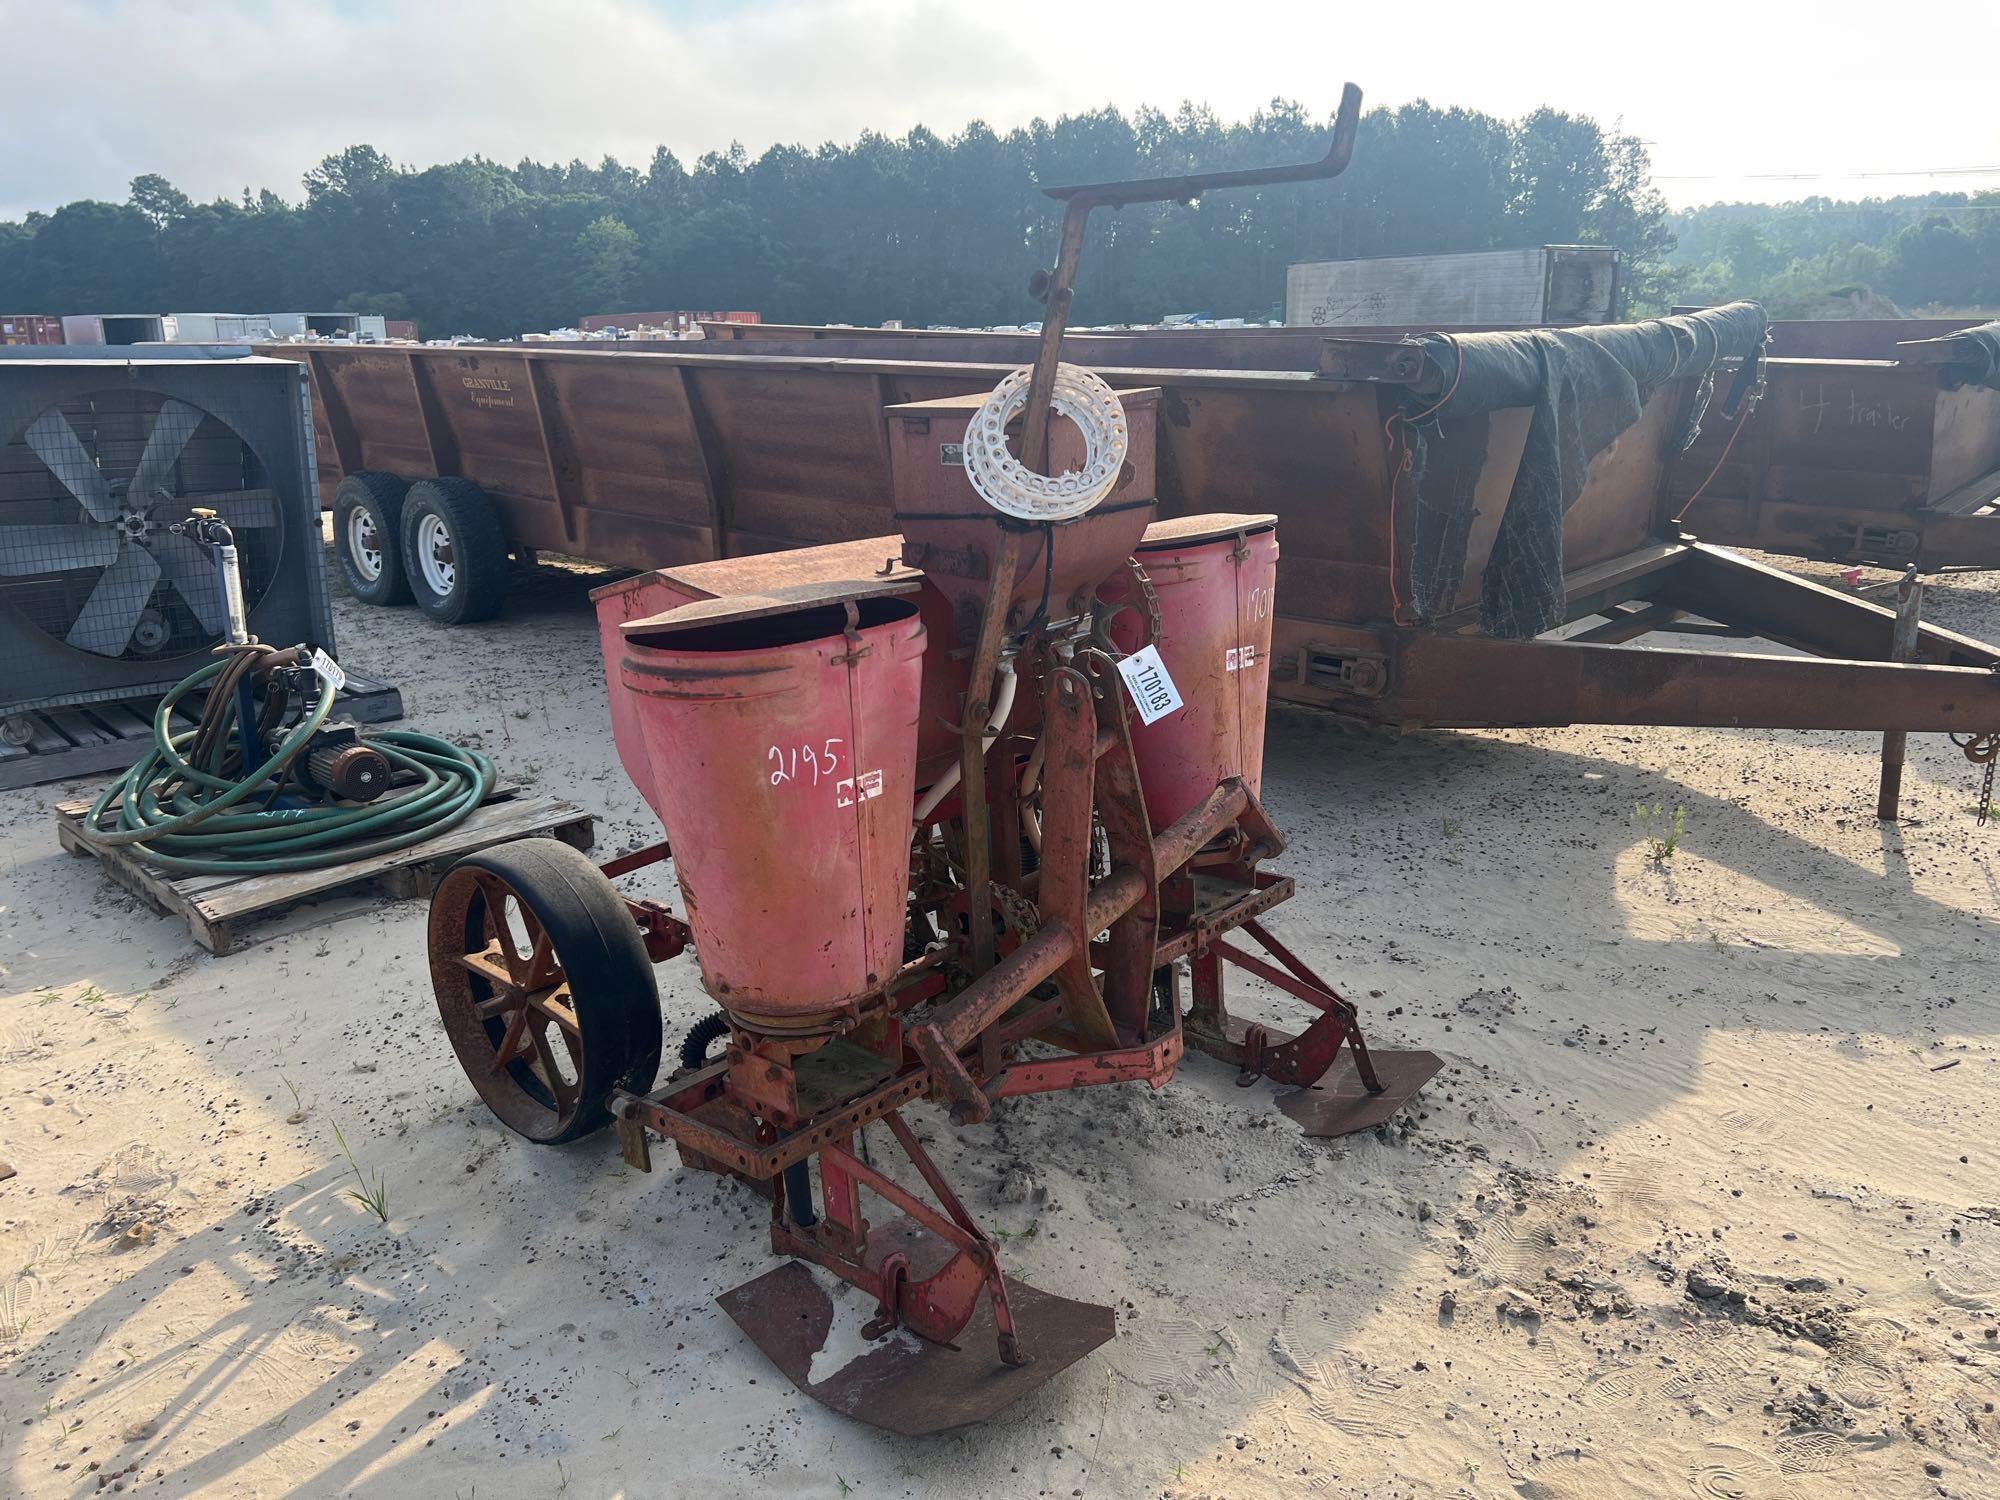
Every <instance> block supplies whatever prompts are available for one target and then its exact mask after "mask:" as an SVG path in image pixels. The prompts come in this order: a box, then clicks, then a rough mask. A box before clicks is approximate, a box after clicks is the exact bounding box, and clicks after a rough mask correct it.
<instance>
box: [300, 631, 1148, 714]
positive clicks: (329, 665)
mask: <svg viewBox="0 0 2000 1500" xmlns="http://www.w3.org/2000/svg"><path fill="white" fill-rule="evenodd" d="M312 669H313V670H314V671H315V672H317V673H319V675H320V676H322V677H324V678H325V679H326V680H327V681H328V682H330V683H332V684H333V690H334V691H335V692H336V693H337V692H339V691H340V690H341V689H342V688H344V687H346V686H347V674H346V673H345V672H343V671H341V670H340V663H339V662H337V661H335V660H334V659H333V658H332V657H330V656H328V655H327V654H326V652H325V650H324V649H322V648H321V647H319V646H315V647H313V654H312ZM1148 722H1151V721H1150V720H1149V721H1148Z"/></svg>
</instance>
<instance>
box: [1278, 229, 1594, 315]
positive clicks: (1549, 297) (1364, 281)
mask: <svg viewBox="0 0 2000 1500" xmlns="http://www.w3.org/2000/svg"><path fill="white" fill-rule="evenodd" d="M1618 269H1619V254H1618V252H1617V251H1616V250H1614V249H1612V248H1611V247H1610V246H1608V245H1531V246H1528V247H1526V248H1524V249H1520V250H1476V251H1472V252H1470V253H1468V254H1464V255H1389V256H1383V257H1381V258H1379V259H1375V260H1316V261H1305V262H1302V263H1300V264H1298V265H1295V266H1292V267H1291V268H1290V269H1289V270H1288V271H1287V273H1286V276H1285V321H1286V322H1287V323H1288V324H1291V325H1293V326H1299V327H1312V328H1346V327H1353V326H1356V325H1372V324H1395V323H1418V324H1423V325H1426V326H1431V327H1435V326H1436V325H1438V324H1443V323H1458V324H1486V325H1496V324H1504V325H1512V326H1514V327H1521V326H1527V325H1535V324H1554V325H1560V326H1565V327H1566V326H1571V325H1574V324H1580V323H1608V322H1610V321H1611V319H1612V317H1613V316H1614V315H1615V313H1616V311H1617V307H1618Z"/></svg>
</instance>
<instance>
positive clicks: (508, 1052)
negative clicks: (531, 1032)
mask: <svg viewBox="0 0 2000 1500" xmlns="http://www.w3.org/2000/svg"><path fill="white" fill-rule="evenodd" d="M532 1014H533V1012H532V1011H530V1010H529V1008H528V1007H527V1006H525V1005H523V1006H522V1007H521V1008H520V1009H518V1010H516V1011H515V1012H514V1013H513V1014H512V1015H510V1016H508V1017H507V1030H506V1031H505V1033H503V1034H502V1036H501V1038H500V1045H499V1046H498V1047H496V1048H495V1049H494V1050H493V1071H494V1072H495V1073H504V1072H506V1071H507V1065H508V1064H509V1063H511V1062H513V1061H514V1059H515V1058H517V1057H519V1056H521V1055H522V1046H521V1039H522V1037H523V1036H524V1035H525V1034H526V1033H527V1030H528V1019H529V1017H530V1016H531V1015H532Z"/></svg>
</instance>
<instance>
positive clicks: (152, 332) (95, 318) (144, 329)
mask: <svg viewBox="0 0 2000 1500" xmlns="http://www.w3.org/2000/svg"><path fill="white" fill-rule="evenodd" d="M62 332H63V342H64V343H65V344H164V343H166V342H167V341H168V340H170V339H172V338H173V336H174V335H173V320H172V318H170V317H168V316H167V315H166V314H165V313H68V314H65V315H64V316H63V320H62Z"/></svg>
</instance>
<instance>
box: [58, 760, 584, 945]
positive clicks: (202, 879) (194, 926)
mask: <svg viewBox="0 0 2000 1500" xmlns="http://www.w3.org/2000/svg"><path fill="white" fill-rule="evenodd" d="M89 811H90V801H89V800H87V799H79V800H77V801H74V802H63V803H60V804H58V805H57V807H56V837H57V839H59V840H60V841H61V843H62V846H63V848H65V849H67V850H69V852H70V853H71V854H75V855H78V856H80V857H83V858H95V859H96V860H97V861H98V862H99V863H100V864H101V865H102V866H103V867H104V873H105V874H106V875H108V876H110V878H111V879H112V880H114V881H116V882H117V883H118V884H119V885H122V886H123V887H125V889H126V890H128V891H130V892H132V893H133V894H134V895H136V896H140V897H143V898H144V899H145V900H147V901H148V902H150V903H151V904H152V905H153V906H154V907H155V908H157V909H158V910H160V911H162V912H165V913H167V914H168V915H171V916H178V917H181V918H183V919H185V920H186V922H187V924H188V930H189V931H190V932H191V933H193V935H194V940H195V941H196V942H197V943H200V944H201V945H202V947H204V948H206V949H207V950H208V951H209V952H210V953H227V952H229V951H230V950H231V949H233V948H235V947H236V946H237V945H238V944H239V943H240V942H241V940H242V938H243V936H244V934H245V933H246V931H247V930H248V929H249V928H250V927H251V926H252V925H253V924H255V923H257V922H259V921H261V920H264V919H267V918H270V917H272V916H275V915H276V914H277V913H279V912H280V911H282V910H285V909H287V908H290V907H293V906H296V905H298V903H300V902H302V901H307V900H312V899H317V898H322V897H327V896H362V895H368V894H374V895H379V896H388V897H390V898H391V899H394V900H399V901H411V900H415V899H417V898H419V897H423V896H428V895H429V894H430V893H431V891H432V890H434V889H435V888H436V886H437V882H438V880H439V879H440V878H441V877H442V876H443V874H444V872H445V871H446V870H447V869H449V868H450V867H451V865H452V864H453V863H454V862H455V861H456V860H458V859H459V857H460V856H462V855H466V854H470V853H472V852H473V851H474V850H475V849H489V848H491V847H492V846H493V845H495V844H504V843H507V842H508V841H509V840H511V839H525V838H536V837H539V836H543V835H547V836H552V837H554V838H559V839H561V840H562V841H563V842H564V843H565V844H568V845H570V846H571V847H572V848H576V849H588V848H589V847H590V846H591V843H592V842H593V840H594V838H595V826H594V824H593V821H592V819H591V816H590V814H589V813H587V812H585V811H584V810H583V809H582V808H580V807H578V806H577V805H576V804H575V803H573V802H564V801H562V800H560V799H559V798H555V797H531V796H528V795H526V794H525V793H523V792H522V791H521V790H520V789H518V788H513V787H502V788H500V789H498V790H496V791H495V792H494V793H493V795H492V796H490V797H488V798H487V799H486V801H485V802H484V803H483V804H482V805H481V806H479V807H478V808H477V809H475V810H474V811H473V813H472V815H471V816H470V817H468V818H467V819H466V820H465V821H464V822H463V823H460V824H459V825H458V826H457V827H456V828H453V829H451V830H449V831H448V832H445V833H441V834H439V835H438V836H437V837H435V838H430V839H425V840H424V841H423V842H422V843H420V844H413V845H411V846H410V847H409V848H407V849H401V850H398V851H397V852H395V853H394V854H379V855H376V856H374V857H373V858H370V859H362V860H356V861H355V862H354V863H352V864H346V865H339V866H336V867H334V868H332V869H326V870H295V871H290V872H288V873H285V874H278V875H179V876H176V875H169V874H167V873H166V872H165V871H162V870H155V869H153V868H151V867H150V866H148V865H147V864H145V863H144V861H142V860H141V859H140V858H139V857H138V856H137V855H136V854H134V853H133V852H132V851H131V850H130V849H101V848H98V847H95V846H93V845H92V844H90V843H89V842H87V841H86V840H85V838H84V836H83V833H82V831H81V824H82V821H83V816H84V814H85V813H87V812H89ZM352 910H353V906H352V904H351V903H349V904H347V905H345V906H343V907H342V908H340V909H338V910H333V911H331V912H329V913H326V914H322V915H321V917H320V920H322V921H334V920H338V919H339V918H340V917H342V916H346V915H348V914H349V913H350V912H351V911H352ZM298 925H300V926H313V925H317V924H316V923H315V922H310V921H308V922H305V923H301V924H298Z"/></svg>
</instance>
